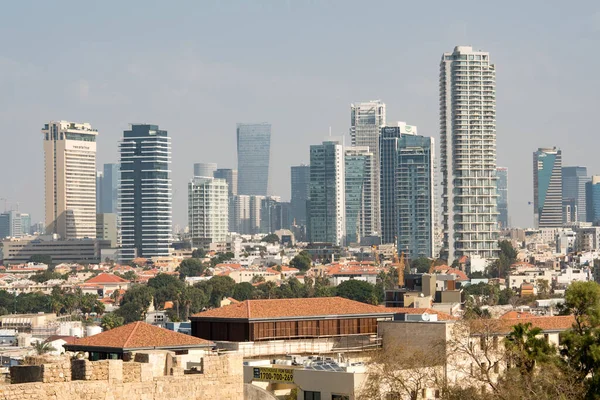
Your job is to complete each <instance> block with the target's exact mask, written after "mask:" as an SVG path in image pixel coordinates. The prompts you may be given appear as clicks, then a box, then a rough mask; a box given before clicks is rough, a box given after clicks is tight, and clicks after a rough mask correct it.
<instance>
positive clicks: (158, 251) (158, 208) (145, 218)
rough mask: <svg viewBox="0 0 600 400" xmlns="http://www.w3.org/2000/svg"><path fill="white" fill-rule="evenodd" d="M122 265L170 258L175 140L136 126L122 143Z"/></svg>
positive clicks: (154, 127)
mask: <svg viewBox="0 0 600 400" xmlns="http://www.w3.org/2000/svg"><path fill="white" fill-rule="evenodd" d="M119 152H120V155H121V159H120V164H121V179H120V185H119V217H120V218H119V219H120V228H121V229H120V231H121V250H120V254H119V259H120V261H121V262H127V261H131V260H133V259H134V258H136V257H144V258H151V257H158V256H168V255H169V246H170V245H171V237H172V194H171V191H172V188H171V171H170V170H169V165H170V164H171V138H170V137H169V136H168V134H167V131H163V130H160V129H159V128H158V125H146V124H132V125H131V128H130V129H129V130H127V131H125V132H123V139H122V141H121V142H120V143H119Z"/></svg>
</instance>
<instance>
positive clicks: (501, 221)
mask: <svg viewBox="0 0 600 400" xmlns="http://www.w3.org/2000/svg"><path fill="white" fill-rule="evenodd" d="M496 177H497V178H498V179H497V180H496V185H497V188H498V214H499V215H498V226H499V228H500V229H506V228H508V168H505V167H498V168H496Z"/></svg>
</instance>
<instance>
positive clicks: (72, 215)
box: [42, 121, 98, 239]
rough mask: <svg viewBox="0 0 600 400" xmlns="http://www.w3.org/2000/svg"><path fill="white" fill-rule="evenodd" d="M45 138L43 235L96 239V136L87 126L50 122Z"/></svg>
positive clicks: (45, 127) (89, 126)
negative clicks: (44, 215)
mask: <svg viewBox="0 0 600 400" xmlns="http://www.w3.org/2000/svg"><path fill="white" fill-rule="evenodd" d="M42 134H43V139H44V166H45V194H46V203H45V204H46V209H45V211H46V233H48V234H58V235H60V237H61V238H63V239H82V238H95V237H96V136H97V135H98V132H97V131H96V130H94V129H92V127H91V125H90V124H89V123H83V124H80V123H76V122H67V121H53V122H50V123H48V124H45V125H44V128H43V129H42Z"/></svg>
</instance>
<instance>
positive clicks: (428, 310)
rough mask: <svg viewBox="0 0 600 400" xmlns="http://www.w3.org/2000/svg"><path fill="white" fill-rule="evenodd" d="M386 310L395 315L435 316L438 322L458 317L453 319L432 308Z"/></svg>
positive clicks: (395, 308) (392, 308) (393, 308)
mask: <svg viewBox="0 0 600 400" xmlns="http://www.w3.org/2000/svg"><path fill="white" fill-rule="evenodd" d="M386 310H392V311H393V312H394V313H397V314H435V315H437V317H438V321H452V320H457V319H458V317H453V316H452V315H450V314H446V313H445V312H441V311H437V310H434V309H433V308H412V307H389V308H386Z"/></svg>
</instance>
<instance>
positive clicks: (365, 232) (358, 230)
mask: <svg viewBox="0 0 600 400" xmlns="http://www.w3.org/2000/svg"><path fill="white" fill-rule="evenodd" d="M344 163H345V165H344V179H345V188H344V190H345V196H346V199H345V203H346V212H345V218H346V239H345V240H346V243H347V244H350V243H360V241H361V239H362V238H363V237H365V236H370V235H372V234H374V233H375V231H374V227H375V226H376V225H379V224H375V222H374V219H373V218H374V215H373V208H374V204H375V197H376V194H375V186H374V185H375V176H374V174H375V166H374V163H375V160H374V158H373V153H372V152H371V151H370V150H369V147H366V146H364V147H358V146H356V147H347V148H346V149H345V150H344Z"/></svg>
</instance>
